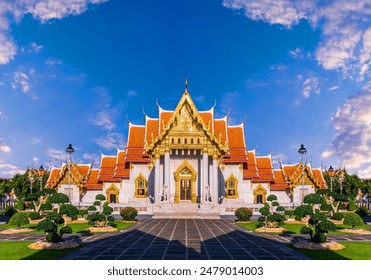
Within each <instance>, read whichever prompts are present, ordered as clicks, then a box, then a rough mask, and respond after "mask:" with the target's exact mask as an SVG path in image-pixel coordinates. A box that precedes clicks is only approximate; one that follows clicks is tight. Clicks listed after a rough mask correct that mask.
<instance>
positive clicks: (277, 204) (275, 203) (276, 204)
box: [272, 201, 280, 206]
mask: <svg viewBox="0 0 371 280" xmlns="http://www.w3.org/2000/svg"><path fill="white" fill-rule="evenodd" d="M272 206H280V204H279V203H278V202H277V201H273V202H272Z"/></svg>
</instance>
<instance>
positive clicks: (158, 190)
mask: <svg viewBox="0 0 371 280" xmlns="http://www.w3.org/2000/svg"><path fill="white" fill-rule="evenodd" d="M161 193H162V188H161V187H160V156H157V155H156V158H155V202H156V203H159V202H161Z"/></svg>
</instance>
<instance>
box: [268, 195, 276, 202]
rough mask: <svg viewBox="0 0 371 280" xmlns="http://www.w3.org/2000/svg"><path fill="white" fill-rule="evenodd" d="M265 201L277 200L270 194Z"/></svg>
mask: <svg viewBox="0 0 371 280" xmlns="http://www.w3.org/2000/svg"><path fill="white" fill-rule="evenodd" d="M267 200H268V201H274V200H277V196H276V195H274V194H270V195H268V197H267Z"/></svg>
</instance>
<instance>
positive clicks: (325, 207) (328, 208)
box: [320, 203, 332, 211]
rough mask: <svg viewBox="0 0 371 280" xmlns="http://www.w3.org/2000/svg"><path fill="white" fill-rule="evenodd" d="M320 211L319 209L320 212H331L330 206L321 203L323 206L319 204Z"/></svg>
mask: <svg viewBox="0 0 371 280" xmlns="http://www.w3.org/2000/svg"><path fill="white" fill-rule="evenodd" d="M320 209H321V210H322V211H331V210H332V207H331V205H330V204H328V203H323V204H321V207H320Z"/></svg>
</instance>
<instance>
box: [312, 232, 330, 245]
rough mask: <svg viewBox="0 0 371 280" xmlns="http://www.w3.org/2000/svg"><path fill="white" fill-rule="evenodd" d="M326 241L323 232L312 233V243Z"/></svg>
mask: <svg viewBox="0 0 371 280" xmlns="http://www.w3.org/2000/svg"><path fill="white" fill-rule="evenodd" d="M326 241H327V237H326V235H325V234H324V233H321V232H317V233H316V234H314V235H313V238H312V242H314V243H323V242H326Z"/></svg>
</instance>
